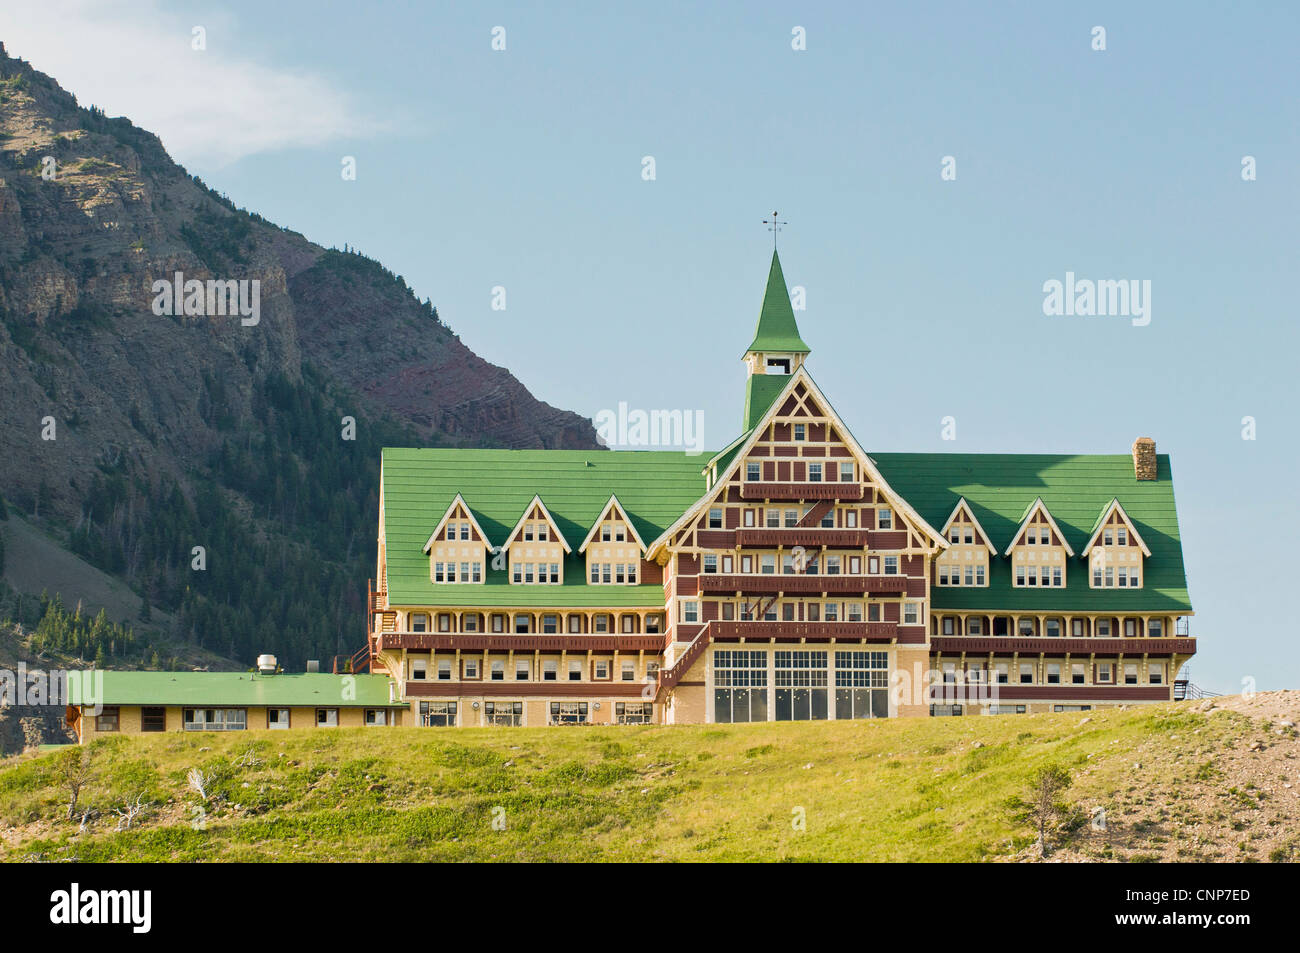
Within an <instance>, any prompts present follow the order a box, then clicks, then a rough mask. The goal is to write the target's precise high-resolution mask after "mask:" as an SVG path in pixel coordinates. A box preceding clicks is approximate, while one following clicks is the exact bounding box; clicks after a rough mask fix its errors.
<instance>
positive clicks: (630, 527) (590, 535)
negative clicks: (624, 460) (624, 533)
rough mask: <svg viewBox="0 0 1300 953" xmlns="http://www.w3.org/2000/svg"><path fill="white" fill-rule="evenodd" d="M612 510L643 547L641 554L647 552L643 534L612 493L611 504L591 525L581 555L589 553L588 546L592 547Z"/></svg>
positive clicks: (579, 552) (608, 503)
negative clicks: (616, 512) (637, 529)
mask: <svg viewBox="0 0 1300 953" xmlns="http://www.w3.org/2000/svg"><path fill="white" fill-rule="evenodd" d="M611 509H613V510H617V511H618V515H619V518H620V519H621V520H622V521H623V523H624V525H626V526H627V528H628V530H629V532H631V534H632V538H633V539H634V540H636V544H637V545H638V546H640V547H641V552H643V553H644V552H645V542H644V541H643V540H642V539H641V534H640V533H638V532H637V531H636V527H635V526H633V525H632V520H631V519H629V518H628V515H627V510H625V509H623V504H622V503H620V502H619V501H618V497H617V496H615V495H614V494H613V493H611V494H610V495H609V502H607V503H606V504H605V508H604V509H602V510H601V511H600V515H599V516H597V517H596V522H594V523H592V524H591V529H590V530H589V531H588V532H587V538H586V539H584V540H583V541H582V545H580V546H579V547H578V554H579V555H581V554H582V553H585V552H586V551H587V546H588V545H590V543H591V541H592V540H593V539H595V537H596V530H598V529H600V524H601V523H603V522H605V518H606V516H608V514H609V511H610V510H611Z"/></svg>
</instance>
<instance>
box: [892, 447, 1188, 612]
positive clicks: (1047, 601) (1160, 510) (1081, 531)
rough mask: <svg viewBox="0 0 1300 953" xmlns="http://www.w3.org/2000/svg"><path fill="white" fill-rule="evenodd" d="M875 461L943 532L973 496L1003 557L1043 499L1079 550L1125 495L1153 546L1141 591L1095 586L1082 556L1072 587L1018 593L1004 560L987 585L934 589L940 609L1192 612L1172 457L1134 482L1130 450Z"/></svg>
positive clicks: (1075, 562)
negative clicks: (962, 500) (1112, 505)
mask: <svg viewBox="0 0 1300 953" xmlns="http://www.w3.org/2000/svg"><path fill="white" fill-rule="evenodd" d="M871 458H872V459H873V460H875V461H876V465H877V466H878V467H879V468H880V472H881V473H882V474H883V475H884V477H885V479H886V480H888V481H889V485H890V486H891V487H893V489H894V490H896V491H897V492H898V493H899V494H901V495H902V496H903V498H904V499H906V500H907V501H908V502H909V503H911V504H912V506H913V507H915V508H916V510H917V512H919V513H920V514H921V516H922V517H923V518H924V519H925V520H926V521H927V522H929V523H930V524H931V525H933V526H936V527H938V526H943V524H944V523H945V522H946V521H947V519H948V515H949V514H950V513H951V512H952V509H953V507H954V506H956V505H957V500H958V499H960V498H961V497H963V496H964V497H965V498H966V502H967V503H968V504H969V505H970V508H971V511H972V512H973V513H974V514H975V516H976V518H977V519H978V520H979V521H980V523H981V524H982V525H983V526H984V529H985V531H986V532H987V533H988V534H989V536H990V537H991V539H990V540H989V542H990V543H992V544H993V545H994V546H995V547H997V549H998V552H999V553H1002V552H1005V551H1006V548H1007V546H1008V545H1009V544H1010V542H1011V537H1012V535H1013V534H1014V533H1015V531H1016V529H1017V528H1018V527H1019V526H1020V523H1021V521H1022V520H1023V519H1024V515H1025V514H1026V513H1027V512H1028V508H1029V506H1030V505H1032V504H1033V502H1034V500H1035V499H1036V498H1037V497H1042V499H1043V505H1044V506H1046V507H1047V510H1048V512H1050V513H1051V514H1052V518H1053V519H1055V520H1056V522H1057V525H1058V526H1060V528H1061V532H1062V533H1064V534H1065V537H1066V540H1067V541H1068V542H1069V544H1070V546H1071V547H1072V548H1073V549H1074V551H1075V552H1076V553H1080V552H1082V551H1083V547H1084V545H1085V544H1086V543H1087V542H1088V537H1090V536H1091V535H1092V532H1093V529H1095V527H1096V523H1097V515H1098V514H1099V513H1100V512H1101V511H1102V510H1104V509H1105V508H1106V507H1107V506H1109V505H1110V501H1111V500H1112V499H1116V498H1117V499H1118V500H1119V501H1120V504H1121V505H1122V506H1123V507H1124V510H1125V511H1126V512H1127V513H1128V515H1129V518H1130V519H1132V520H1133V523H1134V524H1135V526H1136V527H1137V530H1138V532H1139V533H1140V534H1141V535H1142V539H1143V540H1144V541H1145V542H1146V544H1147V546H1148V547H1149V548H1150V550H1151V556H1150V558H1148V559H1144V560H1143V574H1144V577H1145V578H1144V579H1143V581H1142V588H1140V589H1093V588H1091V587H1090V585H1089V580H1088V564H1087V562H1086V561H1085V560H1083V559H1080V558H1078V557H1075V558H1073V559H1069V560H1068V562H1067V564H1066V574H1065V575H1066V585H1065V588H1064V589H1052V588H1048V589H1028V588H1016V587H1014V586H1013V585H1012V563H1011V560H1009V559H1007V558H1006V557H1004V556H1001V555H999V556H996V557H993V558H992V559H990V565H989V584H988V586H987V587H969V588H968V587H964V586H961V587H953V588H946V587H944V588H940V587H937V586H936V587H933V588H931V590H930V596H931V602H932V604H933V606H934V608H936V609H989V610H999V609H1006V610H1016V609H1022V610H1030V611H1032V610H1040V611H1043V612H1049V611H1062V612H1087V611H1097V612H1142V611H1151V612H1186V611H1190V610H1191V602H1190V601H1189V599H1188V595H1187V577H1186V572H1185V570H1184V568H1183V551H1182V543H1181V541H1180V537H1179V532H1178V514H1177V511H1176V509H1175V506H1174V485H1173V474H1172V471H1171V469H1170V464H1169V457H1168V455H1167V454H1161V455H1159V456H1158V458H1157V464H1158V466H1157V472H1156V479H1154V480H1137V479H1135V478H1134V476H1133V459H1132V457H1130V456H1129V455H1128V454H1116V455H1104V456H1102V455H1096V456H1093V455H1089V456H1065V455H1042V454H997V453H879V454H876V453H873V454H872V455H871Z"/></svg>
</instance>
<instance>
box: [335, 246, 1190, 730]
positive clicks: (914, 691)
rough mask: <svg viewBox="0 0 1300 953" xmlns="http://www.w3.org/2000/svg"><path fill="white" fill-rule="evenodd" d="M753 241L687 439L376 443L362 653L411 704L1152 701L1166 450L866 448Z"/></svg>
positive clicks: (598, 713)
mask: <svg viewBox="0 0 1300 953" xmlns="http://www.w3.org/2000/svg"><path fill="white" fill-rule="evenodd" d="M808 355H809V348H808V346H807V344H805V343H804V341H803V338H802V337H801V336H800V333H799V328H798V326H797V323H796V320H795V315H794V311H793V309H792V307H791V303H790V297H789V294H788V291H787V289H786V284H785V279H784V277H783V275H782V271H781V264H780V261H779V259H778V258H777V256H776V254H775V253H773V257H772V264H771V271H770V273H769V276H768V282H767V289H766V293H765V295H764V299H763V303H762V308H761V311H760V315H759V319H758V325H757V329H756V331H755V333H754V337H753V340H752V341H751V342H750V344H749V347H748V348H747V349H746V351H745V354H744V364H745V371H746V380H745V390H744V401H743V414H742V417H741V426H740V428H739V430H740V432H739V434H738V435H737V436H736V438H735V439H734V440H732V441H731V442H730V443H729V444H728V445H727V446H726V447H724V448H722V449H721V450H720V451H719V452H717V453H715V454H713V455H712V456H708V455H704V456H698V455H695V456H692V455H688V454H686V453H683V452H657V451H562V450H447V449H387V450H385V451H384V454H383V461H382V477H381V488H380V493H381V495H380V501H379V534H378V544H379V545H378V561H377V570H376V572H377V577H376V580H375V582H374V584H373V586H372V591H371V593H370V595H369V625H368V645H367V647H366V649H365V650H364V651H363V653H362V655H361V656H359V659H358V660H359V662H362V663H369V665H370V666H371V669H372V671H375V672H386V673H387V674H388V675H390V676H391V677H392V678H393V679H394V680H395V681H396V683H397V685H398V686H399V687H400V688H399V697H400V699H401V701H402V702H404V703H408V704H409V706H410V712H411V714H410V716H409V720H408V721H407V723H408V724H411V723H414V724H425V725H445V726H453V725H457V726H478V725H496V724H509V725H555V724H574V723H601V724H608V723H627V724H643V723H695V722H739V721H764V720H791V719H844V718H883V717H894V716H934V715H968V714H1004V713H1006V714H1011V713H1023V712H1041V711H1062V710H1078V709H1084V708H1089V707H1095V706H1102V705H1116V704H1133V703H1140V702H1157V701H1168V700H1170V699H1172V698H1174V697H1175V693H1176V691H1177V687H1178V671H1179V668H1180V667H1181V666H1182V665H1183V664H1184V663H1185V662H1186V661H1187V660H1188V659H1189V658H1190V657H1191V655H1192V654H1193V653H1194V652H1195V651H1196V648H1195V645H1196V643H1195V640H1194V639H1192V638H1190V637H1189V636H1188V634H1187V625H1186V620H1187V617H1188V616H1190V614H1191V611H1192V609H1191V603H1190V601H1189V599H1188V593H1187V583H1186V578H1185V574H1184V569H1183V558H1182V551H1181V545H1180V542H1179V531H1178V517H1177V513H1176V510H1175V506H1174V490H1173V481H1172V473H1171V469H1170V463H1169V458H1168V457H1167V456H1165V455H1159V454H1157V453H1156V448H1155V443H1154V442H1153V441H1152V440H1150V439H1149V438H1145V437H1143V438H1139V439H1138V440H1137V441H1135V442H1134V444H1133V446H1132V448H1131V453H1124V454H1116V455H1078V454H1066V455H1047V454H1042V455H1040V454H1032V455H1022V454H972V453H883V452H878V451H877V450H876V448H870V449H868V448H865V447H863V446H862V445H861V444H859V443H858V441H857V440H856V439H855V438H854V436H853V434H852V433H851V432H850V430H849V428H848V426H847V425H846V424H845V422H844V421H843V420H842V419H841V418H840V417H839V415H838V414H837V413H836V411H835V409H834V407H833V406H832V404H831V402H830V400H829V399H828V398H827V396H826V395H825V394H824V393H823V392H822V390H821V388H820V387H819V386H818V384H817V383H816V382H815V381H814V380H813V378H812V376H811V374H810V373H809V371H808V366H807V361H808Z"/></svg>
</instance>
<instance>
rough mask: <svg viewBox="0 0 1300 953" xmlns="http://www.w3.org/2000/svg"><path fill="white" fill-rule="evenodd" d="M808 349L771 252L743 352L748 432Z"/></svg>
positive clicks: (777, 258)
mask: <svg viewBox="0 0 1300 953" xmlns="http://www.w3.org/2000/svg"><path fill="white" fill-rule="evenodd" d="M809 353H810V348H809V347H808V345H807V344H805V343H804V341H803V338H801V337H800V336H799V325H798V323H797V322H796V321H795V319H794V307H793V306H792V305H791V304H790V291H789V289H787V288H786V285H785V275H784V274H783V273H782V272H781V259H780V258H779V257H778V256H777V253H776V249H772V267H771V269H770V270H769V271H768V273H767V290H766V291H764V292H763V307H762V309H761V310H760V311H759V313H758V324H757V326H756V327H755V328H754V340H753V341H751V342H750V344H749V348H748V349H747V350H746V351H745V357H744V361H745V370H746V378H747V379H746V382H745V421H744V429H745V430H749V429H751V428H752V427H753V426H754V425H755V424H756V423H757V422H758V419H759V418H760V417H762V415H763V413H764V411H766V410H767V408H768V407H769V406H770V405H771V403H772V401H773V399H775V397H776V395H777V393H778V392H779V391H780V390H781V388H783V387H784V386H785V383H786V379H787V378H788V377H789V376H790V375H791V374H793V373H794V372H795V371H797V370H798V369H799V368H800V367H802V366H803V362H804V359H805V358H807V356H808V354H809Z"/></svg>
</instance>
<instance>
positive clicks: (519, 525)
mask: <svg viewBox="0 0 1300 953" xmlns="http://www.w3.org/2000/svg"><path fill="white" fill-rule="evenodd" d="M535 509H539V510H541V511H542V514H543V515H544V516H545V517H546V522H548V523H550V524H551V529H553V530H555V535H556V536H558V537H559V540H560V545H561V546H563V547H564V551H565V552H566V553H571V552H573V547H572V546H570V545H569V541H568V540H567V539H565V538H564V533H562V532H561V531H560V524H559V523H557V522H555V517H554V516H552V515H551V511H550V510H548V509H547V508H546V504H545V503H543V502H542V498H541V496H540V495H537V494H534V495H533V498H532V500H531V501H530V502H529V504H528V505H527V506H525V507H524V511H523V513H522V514H520V516H519V520H518V522H516V523H515V527H514V529H512V530H511V531H510V534H509V535H508V536H506V539H505V542H504V543H502V544H501V548H502V549H504V548H505V547H507V546H509V545H510V544H511V543H513V542H514V541H515V537H516V536H518V535H519V531H520V530H521V529H523V528H524V524H525V523H526V522H528V514H530V513H532V512H533V510H535Z"/></svg>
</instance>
